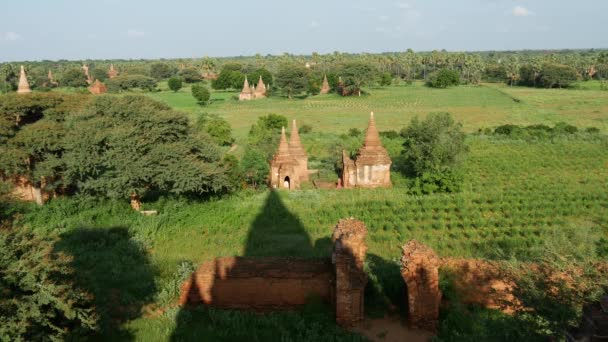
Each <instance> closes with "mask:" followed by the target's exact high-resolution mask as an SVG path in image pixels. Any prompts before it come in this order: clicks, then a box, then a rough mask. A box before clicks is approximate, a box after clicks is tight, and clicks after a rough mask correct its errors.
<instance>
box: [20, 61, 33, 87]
mask: <svg viewBox="0 0 608 342" xmlns="http://www.w3.org/2000/svg"><path fill="white" fill-rule="evenodd" d="M31 92H32V89H30V84H29V83H28V82H27V76H26V75H25V69H24V68H23V65H22V66H21V73H20V74H19V86H18V88H17V93H18V94H29V93H31Z"/></svg>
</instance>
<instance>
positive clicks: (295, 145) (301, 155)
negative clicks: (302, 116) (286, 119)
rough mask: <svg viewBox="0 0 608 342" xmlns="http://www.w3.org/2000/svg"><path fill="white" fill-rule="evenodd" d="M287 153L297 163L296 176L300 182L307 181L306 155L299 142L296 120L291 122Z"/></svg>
mask: <svg viewBox="0 0 608 342" xmlns="http://www.w3.org/2000/svg"><path fill="white" fill-rule="evenodd" d="M289 153H290V154H291V155H292V156H293V157H294V158H295V159H296V161H297V162H298V168H297V171H298V174H299V178H300V180H301V181H307V180H308V155H307V154H306V150H305V149H304V147H303V146H302V142H301V141H300V133H298V127H297V126H296V120H293V122H292V125H291V136H290V137H289Z"/></svg>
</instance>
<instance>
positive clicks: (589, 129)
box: [585, 127, 600, 134]
mask: <svg viewBox="0 0 608 342" xmlns="http://www.w3.org/2000/svg"><path fill="white" fill-rule="evenodd" d="M585 132H587V133H589V134H599V133H600V129H599V128H597V127H587V128H585Z"/></svg>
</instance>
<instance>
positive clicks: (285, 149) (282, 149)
mask: <svg viewBox="0 0 608 342" xmlns="http://www.w3.org/2000/svg"><path fill="white" fill-rule="evenodd" d="M277 154H279V155H282V154H289V145H288V144H287V137H286V136H285V126H283V127H281V140H279V151H278V153H277Z"/></svg>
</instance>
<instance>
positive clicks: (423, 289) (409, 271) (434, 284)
mask: <svg viewBox="0 0 608 342" xmlns="http://www.w3.org/2000/svg"><path fill="white" fill-rule="evenodd" d="M401 276H402V277H403V280H404V281H405V284H406V286H407V301H408V303H407V304H408V309H409V321H410V323H411V324H412V325H413V326H415V327H419V328H423V329H428V330H435V329H436V328H437V321H438V319H439V304H440V302H441V292H440V291H439V258H438V257H437V254H435V252H434V251H433V250H432V249H431V248H430V247H428V246H426V245H423V244H421V243H419V242H418V241H415V240H410V241H409V242H408V243H406V244H405V245H404V246H403V257H402V258H401Z"/></svg>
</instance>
